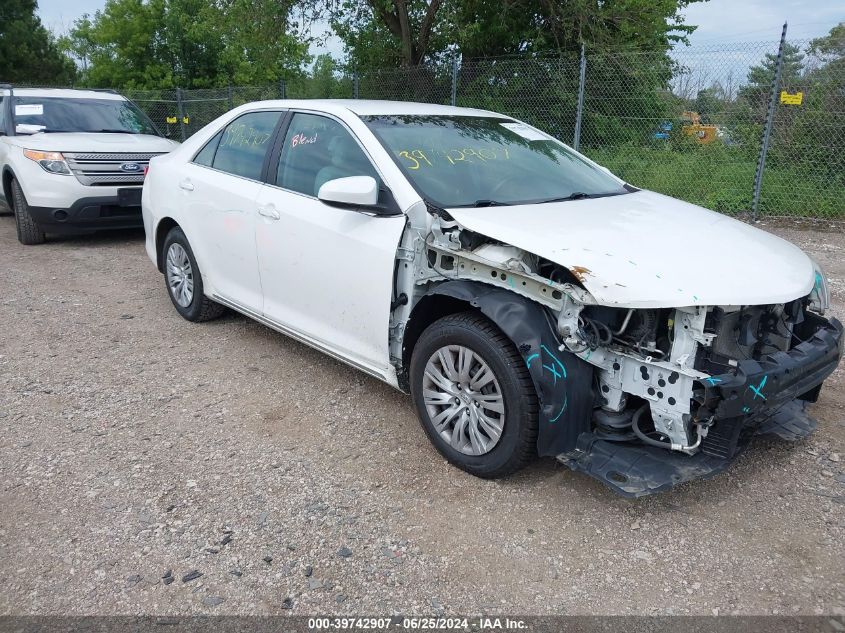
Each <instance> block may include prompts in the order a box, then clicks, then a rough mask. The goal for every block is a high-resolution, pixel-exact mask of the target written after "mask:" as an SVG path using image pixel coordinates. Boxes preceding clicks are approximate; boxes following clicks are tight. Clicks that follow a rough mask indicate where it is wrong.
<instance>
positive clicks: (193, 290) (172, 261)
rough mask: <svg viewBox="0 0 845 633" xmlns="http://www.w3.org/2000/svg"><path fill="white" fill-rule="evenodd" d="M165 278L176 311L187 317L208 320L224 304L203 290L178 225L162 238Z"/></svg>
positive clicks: (219, 311)
mask: <svg viewBox="0 0 845 633" xmlns="http://www.w3.org/2000/svg"><path fill="white" fill-rule="evenodd" d="M163 257H164V282H165V285H166V286H167V294H168V296H169V297H170V300H171V301H172V302H173V306H174V307H175V308H176V311H177V312H178V313H179V314H181V315H182V316H183V317H184V318H185V319H187V320H188V321H210V320H211V319H216V318H217V317H219V316H220V315H221V314H223V312H224V311H225V309H226V308H225V307H224V306H222V305H220V304H219V303H217V302H215V301H212V300H211V299H209V298H208V297H206V296H205V295H204V294H203V286H202V275H201V274H200V269H199V266H197V260H196V259H194V253H193V251H192V250H191V246H190V244H188V238H186V237H185V233H183V232H182V229H180V228H179V227H178V226H177V227H174V228H172V229H170V233H168V234H167V237H166V238H165V240H164V255H163Z"/></svg>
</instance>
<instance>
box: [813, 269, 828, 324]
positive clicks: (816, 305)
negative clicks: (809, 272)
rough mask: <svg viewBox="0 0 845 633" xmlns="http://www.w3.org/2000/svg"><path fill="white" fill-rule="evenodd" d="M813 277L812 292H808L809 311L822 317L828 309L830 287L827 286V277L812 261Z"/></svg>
mask: <svg viewBox="0 0 845 633" xmlns="http://www.w3.org/2000/svg"><path fill="white" fill-rule="evenodd" d="M813 268H814V273H813V274H814V276H815V280H814V281H813V290H812V291H811V292H810V310H812V311H813V312H817V313H818V314H821V315H823V314H824V313H825V311H826V310H827V309H828V308H829V307H830V286H828V285H827V277H826V276H825V274H824V271H823V270H822V267H821V266H819V264H818V262H817V261H815V260H813Z"/></svg>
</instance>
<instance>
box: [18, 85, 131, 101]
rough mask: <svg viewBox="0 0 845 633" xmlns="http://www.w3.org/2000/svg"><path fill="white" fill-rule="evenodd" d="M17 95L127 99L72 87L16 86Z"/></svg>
mask: <svg viewBox="0 0 845 633" xmlns="http://www.w3.org/2000/svg"><path fill="white" fill-rule="evenodd" d="M12 88H13V89H14V91H15V96H16V97H54V98H58V99H113V100H115V101H122V100H125V99H126V97H124V96H122V95H119V94H117V93H115V92H107V91H105V90H74V89H71V88H15V87H14V86H12Z"/></svg>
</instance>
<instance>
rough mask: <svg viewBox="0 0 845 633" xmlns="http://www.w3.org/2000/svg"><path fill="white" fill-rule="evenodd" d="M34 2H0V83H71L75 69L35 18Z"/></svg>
mask: <svg viewBox="0 0 845 633" xmlns="http://www.w3.org/2000/svg"><path fill="white" fill-rule="evenodd" d="M37 9H38V3H37V2H36V0H2V2H0V81H8V82H12V83H32V84H47V85H62V84H70V83H73V81H74V78H75V76H76V67H75V66H74V64H73V63H72V62H71V61H70V60H69V59H68V58H67V57H65V56H64V55H63V54H62V53H61V51H60V50H59V47H58V46H57V44H56V41H55V40H54V38H53V35H52V33H50V31H48V30H47V29H46V28H44V26H43V25H42V24H41V20H40V19H39V18H38V16H37V15H36V10H37Z"/></svg>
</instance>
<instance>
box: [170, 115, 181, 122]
mask: <svg viewBox="0 0 845 633" xmlns="http://www.w3.org/2000/svg"><path fill="white" fill-rule="evenodd" d="M178 120H179V119H177V118H176V117H175V116H169V117H167V122H168V123H176V121H178Z"/></svg>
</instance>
